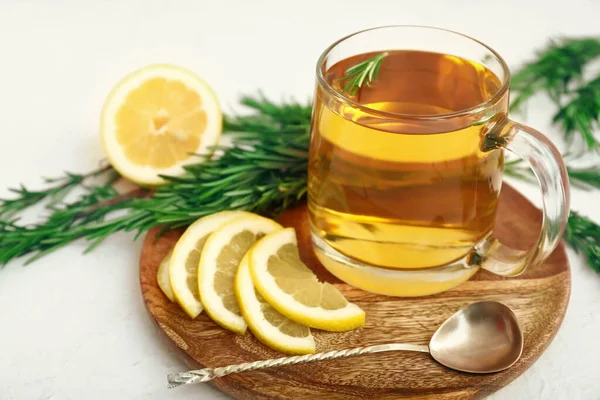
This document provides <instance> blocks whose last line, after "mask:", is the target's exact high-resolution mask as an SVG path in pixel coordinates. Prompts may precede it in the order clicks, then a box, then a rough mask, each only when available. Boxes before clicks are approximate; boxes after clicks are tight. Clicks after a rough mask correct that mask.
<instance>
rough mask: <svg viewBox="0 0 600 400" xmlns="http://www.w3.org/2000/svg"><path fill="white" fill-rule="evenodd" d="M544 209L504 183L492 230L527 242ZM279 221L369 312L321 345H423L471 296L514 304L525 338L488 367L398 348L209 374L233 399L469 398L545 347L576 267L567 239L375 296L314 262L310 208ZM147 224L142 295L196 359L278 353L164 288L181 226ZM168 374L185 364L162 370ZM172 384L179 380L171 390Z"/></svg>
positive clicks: (309, 260)
mask: <svg viewBox="0 0 600 400" xmlns="http://www.w3.org/2000/svg"><path fill="white" fill-rule="evenodd" d="M541 219H542V215H541V212H540V211H539V210H538V209H536V208H535V207H534V206H533V205H532V204H531V203H530V202H529V201H527V200H526V199H525V198H524V197H523V196H522V195H521V194H519V193H518V192H517V191H515V190H514V189H513V188H511V187H509V186H506V185H505V186H504V188H503V189H502V194H501V200H500V206H499V208H498V216H497V222H496V233H497V235H498V236H499V237H500V238H501V239H503V240H504V241H505V242H506V243H507V244H509V245H512V246H513V247H517V248H522V249H524V248H526V246H530V245H531V244H532V243H534V242H535V239H536V237H537V235H538V232H539V228H540V223H541ZM280 222H281V223H282V224H283V225H286V226H293V227H295V228H296V231H297V236H298V240H299V244H300V254H301V257H302V259H303V260H304V262H305V263H306V264H307V265H308V266H309V267H311V268H312V269H313V270H314V271H315V272H316V273H317V274H318V276H319V277H320V279H322V280H326V281H328V282H332V283H335V284H336V285H337V286H338V287H339V288H340V289H341V291H342V292H343V293H344V295H345V296H346V297H347V298H348V300H349V301H352V302H356V303H357V304H358V305H360V306H361V307H362V308H363V309H364V310H365V311H366V313H367V321H366V325H365V326H364V327H363V328H361V329H358V330H355V331H351V332H345V333H329V332H322V331H317V330H313V333H314V336H315V340H316V343H317V351H328V350H336V349H346V348H351V347H358V346H367V345H374V344H382V343H388V342H404V343H415V344H427V343H428V342H429V339H430V338H431V335H432V334H433V332H434V331H435V330H436V329H437V327H438V326H439V325H440V324H441V323H442V322H444V320H445V319H446V318H447V317H449V316H450V315H452V314H453V313H454V312H456V311H458V310H459V309H460V308H462V307H464V306H466V305H468V304H469V303H471V302H474V301H480V300H497V301H501V302H503V303H505V304H506V305H508V306H509V307H511V308H512V309H513V310H514V312H515V313H516V315H517V317H518V318H519V322H520V324H521V328H522V329H523V333H524V337H525V347H524V350H523V356H522V357H521V359H520V360H519V361H518V362H517V363H516V364H515V365H514V366H513V367H512V368H510V369H508V370H506V371H503V372H500V373H496V374H488V375H474V374H466V373H460V372H456V371H452V370H450V369H448V368H445V367H443V366H441V365H439V364H437V363H436V362H435V361H433V360H432V359H431V358H430V356H429V355H428V354H425V353H411V352H394V353H382V354H373V355H366V356H360V357H356V358H347V359H339V360H330V361H322V362H318V363H312V364H304V365H296V366H290V367H284V368H278V369H271V370H262V371H254V372H247V373H243V374H238V375H229V376H227V377H223V378H219V379H216V380H214V381H213V384H214V385H216V386H217V387H218V388H219V389H221V390H222V391H224V392H225V393H228V394H229V395H231V396H233V397H234V398H236V399H274V400H275V399H276V400H280V399H294V400H295V399H328V400H334V399H344V400H347V399H398V398H406V397H411V398H419V399H436V400H437V399H470V398H483V397H485V396H487V395H489V394H491V393H493V392H495V391H497V390H498V389H500V388H501V387H503V386H505V385H506V384H507V383H509V382H510V381H512V380H513V379H515V378H516V377H518V376H519V375H520V374H522V373H523V371H525V370H526V369H527V368H528V367H529V366H531V365H532V364H533V363H534V362H535V360H537V358H538V357H539V356H540V355H541V354H542V352H543V351H544V350H545V349H546V347H548V345H549V344H550V342H551V341H552V339H553V338H554V336H555V334H556V332H557V330H558V328H559V326H560V324H561V322H562V320H563V317H564V315H565V311H566V308H567V303H568V301H569V293H570V290H571V274H570V269H569V264H568V260H567V256H566V253H565V249H564V246H563V245H562V244H561V245H560V246H559V247H558V248H557V250H556V251H555V252H554V253H553V254H552V256H551V257H550V258H549V259H548V260H547V261H546V262H545V263H544V265H541V266H539V267H536V268H532V269H529V270H528V271H527V272H526V273H525V274H523V275H522V276H519V277H516V278H501V277H498V276H495V275H492V274H490V273H488V272H486V271H479V272H478V273H477V274H476V275H475V276H474V277H473V278H472V279H471V280H470V281H468V282H466V283H464V284H462V285H460V286H459V287H457V288H455V289H453V290H450V291H448V292H445V293H441V294H438V295H434V296H427V297H419V298H397V297H386V296H381V295H375V294H371V293H367V292H364V291H362V290H359V289H355V288H352V287H350V286H348V285H346V284H344V283H341V282H340V281H339V280H337V279H336V278H335V277H333V276H332V275H331V274H329V273H328V272H327V271H326V270H325V269H324V268H323V267H322V266H321V265H320V264H319V262H318V261H317V259H316V257H315V256H314V253H313V251H312V248H311V245H310V238H309V230H308V222H307V216H306V207H305V206H300V207H297V208H295V209H292V210H289V211H287V212H286V213H284V215H282V217H281V219H280ZM155 234H156V230H152V231H150V232H149V233H148V235H147V237H146V239H145V242H144V247H143V249H142V254H141V259H140V281H141V288H142V295H143V298H144V301H145V303H146V307H147V309H148V312H149V313H150V315H151V316H152V318H153V319H154V320H155V321H156V323H157V325H158V327H159V329H160V330H162V332H163V333H164V334H165V335H166V337H167V338H168V341H169V342H170V343H171V344H173V345H174V346H175V347H176V348H177V349H178V352H179V353H180V354H181V355H182V356H183V359H184V360H185V362H186V363H187V365H188V366H189V367H190V368H193V369H196V368H200V367H219V366H226V365H229V364H236V363H242V362H249V361H256V360H262V359H267V358H276V357H281V356H282V354H281V353H279V352H276V351H274V350H271V349H269V348H267V347H266V346H264V345H263V344H261V343H260V342H258V340H256V339H255V338H254V337H253V336H252V334H251V333H250V332H248V333H246V335H244V336H240V335H236V334H234V333H231V332H228V331H226V330H224V329H223V328H220V327H219V326H217V325H216V324H215V323H213V322H212V321H211V320H210V319H209V318H208V316H206V314H204V313H203V314H201V315H200V316H199V317H198V318H196V320H191V319H190V318H189V317H188V316H186V314H185V313H184V312H183V311H182V310H181V309H180V308H179V307H178V306H177V305H176V304H173V303H171V302H169V300H168V299H167V298H166V297H165V296H164V295H163V294H162V292H161V291H160V289H159V287H158V285H157V282H156V272H157V268H158V265H159V263H160V261H161V260H162V258H163V257H164V256H165V255H166V254H167V252H168V251H169V250H170V249H171V248H172V247H173V246H174V244H175V242H176V241H177V239H178V238H179V236H180V235H181V231H172V232H168V233H167V234H165V235H164V236H162V237H160V238H159V239H158V240H155ZM164 372H165V376H166V374H167V373H171V372H180V371H164ZM174 390H176V389H174Z"/></svg>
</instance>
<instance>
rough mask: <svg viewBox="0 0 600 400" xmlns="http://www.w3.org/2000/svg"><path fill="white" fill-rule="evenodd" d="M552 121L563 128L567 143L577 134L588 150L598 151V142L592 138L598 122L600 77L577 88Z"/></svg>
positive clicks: (599, 120)
mask: <svg viewBox="0 0 600 400" xmlns="http://www.w3.org/2000/svg"><path fill="white" fill-rule="evenodd" d="M552 121H553V122H555V123H557V124H559V125H560V126H561V127H562V128H563V132H564V134H565V139H566V140H567V142H568V143H571V142H572V141H573V134H574V133H576V132H579V133H580V134H581V137H582V138H583V140H584V141H585V144H586V147H587V148H588V149H590V150H600V141H598V139H597V138H596V137H595V136H594V128H598V126H599V125H598V123H599V122H600V76H598V77H597V78H596V79H594V80H592V81H590V82H588V83H586V84H585V85H583V86H581V87H579V88H577V89H576V90H575V92H574V93H573V95H572V97H571V99H570V100H569V101H568V103H567V104H565V105H564V106H562V107H561V108H560V109H559V110H558V113H556V115H555V116H554V118H553V119H552Z"/></svg>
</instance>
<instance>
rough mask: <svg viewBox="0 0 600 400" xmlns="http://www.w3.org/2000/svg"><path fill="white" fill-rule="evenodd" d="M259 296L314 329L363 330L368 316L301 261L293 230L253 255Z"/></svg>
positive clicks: (267, 242) (254, 249)
mask: <svg viewBox="0 0 600 400" xmlns="http://www.w3.org/2000/svg"><path fill="white" fill-rule="evenodd" d="M249 258H250V272H251V274H252V280H253V282H254V286H255V287H256V289H257V290H258V292H259V293H260V294H261V295H262V296H263V297H264V298H265V299H266V300H267V302H269V304H271V305H272V306H273V307H274V308H275V309H276V310H277V311H279V312H280V313H281V314H283V315H285V316H286V317H288V318H289V319H291V320H293V321H295V322H297V323H299V324H303V325H307V326H310V327H311V328H317V329H323V330H327V331H348V330H351V329H355V328H358V327H360V326H363V325H364V323H365V312H364V311H363V310H361V309H360V307H358V306H357V305H356V304H353V303H349V302H348V301H347V300H346V298H345V297H344V296H343V295H342V294H341V293H340V291H339V290H338V289H337V288H336V287H335V286H333V285H331V284H329V283H322V282H319V281H318V279H317V277H316V276H315V274H314V273H313V272H312V271H311V270H310V269H309V268H308V267H307V266H306V265H304V263H302V261H301V260H300V255H299V254H298V245H297V241H296V234H295V232H294V229H293V228H287V229H283V230H280V231H278V232H274V233H272V234H270V235H267V236H265V237H264V238H262V239H261V240H260V241H259V242H258V243H256V245H254V246H253V247H252V249H251V251H250V255H249Z"/></svg>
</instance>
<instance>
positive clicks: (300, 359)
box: [167, 343, 429, 389]
mask: <svg viewBox="0 0 600 400" xmlns="http://www.w3.org/2000/svg"><path fill="white" fill-rule="evenodd" d="M398 350H406V351H420V352H423V353H429V347H428V346H426V345H417V344H401V343H389V344H379V345H376V346H367V347H357V348H354V349H347V350H334V351H329V352H327V353H316V354H307V355H303V356H293V357H282V358H276V359H272V360H263V361H254V362H250V363H244V364H237V365H230V366H227V367H219V368H204V369H198V370H194V371H188V372H182V373H179V374H169V375H168V376H167V380H168V381H169V385H168V387H169V389H171V388H175V387H177V386H180V385H187V384H192V383H203V382H208V381H210V380H212V379H215V378H219V377H222V376H225V375H229V374H238V373H240V372H246V371H254V370H256V369H263V368H272V367H281V366H284V365H294V364H302V363H309V362H313V361H322V360H332V359H334V358H345V357H354V356H360V355H362V354H372V353H381V352H384V351H398Z"/></svg>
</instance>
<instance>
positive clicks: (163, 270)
mask: <svg viewBox="0 0 600 400" xmlns="http://www.w3.org/2000/svg"><path fill="white" fill-rule="evenodd" d="M171 254H173V250H171V251H170V252H169V253H168V254H167V255H166V256H165V258H163V260H162V261H161V262H160V265H159V266H158V272H157V274H156V280H157V281H158V287H159V288H160V290H162V292H163V293H164V294H165V296H167V298H168V299H169V300H171V301H172V302H175V295H174V294H173V288H171V279H170V278H169V263H170V262H171Z"/></svg>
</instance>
